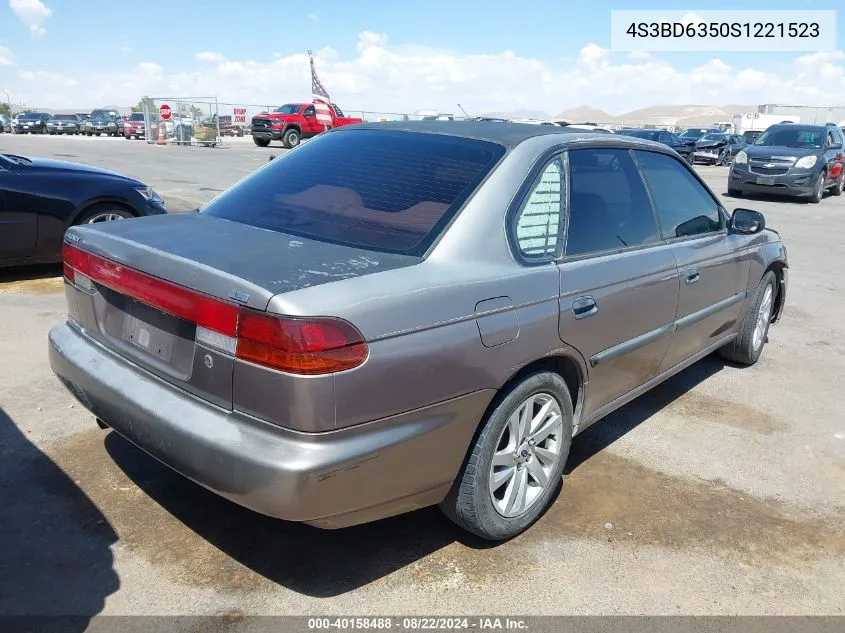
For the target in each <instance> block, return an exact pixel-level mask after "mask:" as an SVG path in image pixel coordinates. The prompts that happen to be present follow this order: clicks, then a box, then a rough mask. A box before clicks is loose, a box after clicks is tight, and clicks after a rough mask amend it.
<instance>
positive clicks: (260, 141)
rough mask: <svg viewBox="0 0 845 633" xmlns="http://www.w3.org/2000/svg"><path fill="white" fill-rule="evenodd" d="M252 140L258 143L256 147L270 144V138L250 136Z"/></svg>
mask: <svg viewBox="0 0 845 633" xmlns="http://www.w3.org/2000/svg"><path fill="white" fill-rule="evenodd" d="M252 142H253V143H255V144H256V145H258V147H267V146H268V145H269V144H270V139H266V138H255V137H254V136H253V137H252Z"/></svg>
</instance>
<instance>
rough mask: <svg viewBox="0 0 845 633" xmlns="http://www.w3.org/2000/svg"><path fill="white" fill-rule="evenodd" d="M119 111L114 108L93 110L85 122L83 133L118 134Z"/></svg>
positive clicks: (89, 134)
mask: <svg viewBox="0 0 845 633" xmlns="http://www.w3.org/2000/svg"><path fill="white" fill-rule="evenodd" d="M119 122H120V113H119V112H117V111H116V110H94V111H93V112H92V113H91V116H90V117H88V121H87V122H86V123H85V134H86V135H87V136H91V135H92V134H93V135H95V136H100V134H105V135H107V136H118V134H119V133H120V132H119V129H120V128H119V126H118V123H119Z"/></svg>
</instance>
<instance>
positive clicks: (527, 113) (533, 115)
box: [481, 110, 550, 119]
mask: <svg viewBox="0 0 845 633" xmlns="http://www.w3.org/2000/svg"><path fill="white" fill-rule="evenodd" d="M481 116H489V117H496V118H500V119H548V118H550V117H549V113H548V112H543V111H542V110H511V111H510V112H485V113H484V114H482V115H481Z"/></svg>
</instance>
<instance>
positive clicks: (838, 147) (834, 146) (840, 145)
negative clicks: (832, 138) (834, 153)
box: [828, 143, 842, 149]
mask: <svg viewBox="0 0 845 633" xmlns="http://www.w3.org/2000/svg"><path fill="white" fill-rule="evenodd" d="M828 147H829V148H830V149H842V143H834V144H833V145H828Z"/></svg>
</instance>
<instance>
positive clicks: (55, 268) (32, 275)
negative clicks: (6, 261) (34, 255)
mask: <svg viewBox="0 0 845 633" xmlns="http://www.w3.org/2000/svg"><path fill="white" fill-rule="evenodd" d="M61 276H62V265H61V264H33V265H29V266H9V267H8V268H0V285H2V284H5V283H12V282H22V281H34V280H38V279H52V278H54V277H61Z"/></svg>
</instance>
